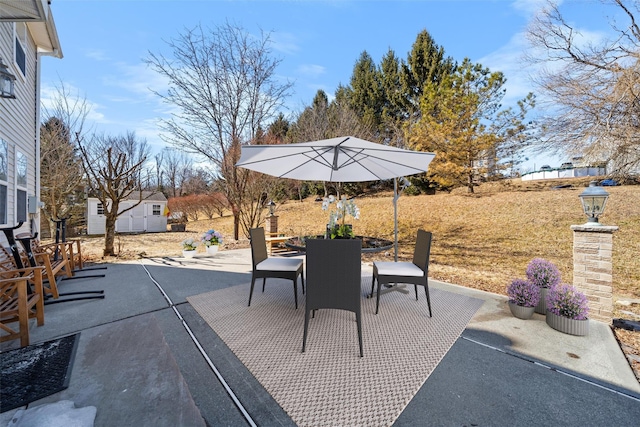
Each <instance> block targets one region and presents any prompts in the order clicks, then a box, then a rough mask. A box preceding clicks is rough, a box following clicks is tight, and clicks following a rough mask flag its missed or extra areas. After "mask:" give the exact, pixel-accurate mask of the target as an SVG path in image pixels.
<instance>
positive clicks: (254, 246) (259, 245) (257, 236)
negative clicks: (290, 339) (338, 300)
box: [249, 227, 304, 309]
mask: <svg viewBox="0 0 640 427" xmlns="http://www.w3.org/2000/svg"><path fill="white" fill-rule="evenodd" d="M249 235H250V238H251V262H252V264H253V270H252V272H251V290H250V291H249V306H251V297H252V296H253V287H254V285H255V281H256V279H259V278H262V292H264V288H265V284H266V282H267V278H268V277H272V278H280V279H291V280H292V281H293V295H294V298H295V303H296V309H297V308H298V276H300V279H301V281H302V293H304V275H303V262H302V260H301V259H297V258H281V257H269V256H268V254H267V243H266V241H265V236H264V228H262V227H260V228H252V229H251V230H249Z"/></svg>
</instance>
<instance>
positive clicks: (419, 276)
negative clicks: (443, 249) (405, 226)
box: [371, 230, 432, 317]
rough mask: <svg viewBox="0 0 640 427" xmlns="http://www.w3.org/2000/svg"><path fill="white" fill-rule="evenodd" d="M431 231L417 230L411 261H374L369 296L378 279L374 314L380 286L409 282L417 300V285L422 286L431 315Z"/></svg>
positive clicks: (377, 305) (378, 303)
mask: <svg viewBox="0 0 640 427" xmlns="http://www.w3.org/2000/svg"><path fill="white" fill-rule="evenodd" d="M431 237H432V235H431V233H430V232H428V231H424V230H418V237H417V239H416V246H415V248H414V250H413V262H393V261H374V263H373V282H372V283H371V296H373V290H374V287H375V284H376V280H377V281H378V292H377V296H376V314H378V309H379V307H380V286H381V285H385V284H390V283H410V284H413V285H414V288H415V291H416V301H417V300H418V285H420V286H424V291H425V294H426V295H427V306H428V307H429V317H432V316H431V298H430V297H429V277H428V276H429V254H430V252H431Z"/></svg>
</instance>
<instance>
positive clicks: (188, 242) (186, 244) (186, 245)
mask: <svg viewBox="0 0 640 427" xmlns="http://www.w3.org/2000/svg"><path fill="white" fill-rule="evenodd" d="M198 244H199V243H198V242H197V241H196V240H194V239H193V238H191V237H189V238H188V239H184V240H183V241H182V256H183V257H185V258H193V257H194V256H195V254H196V249H197V247H198Z"/></svg>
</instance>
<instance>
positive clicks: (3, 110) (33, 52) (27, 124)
mask: <svg viewBox="0 0 640 427" xmlns="http://www.w3.org/2000/svg"><path fill="white" fill-rule="evenodd" d="M14 34H15V33H14V23H12V22H1V23H0V57H1V58H2V60H3V62H4V64H5V65H6V66H7V67H8V69H9V71H10V72H11V73H12V74H14V75H15V76H16V82H15V94H16V99H0V138H2V139H3V140H4V141H6V142H7V152H8V153H7V154H8V155H7V163H8V188H7V224H6V225H5V226H9V227H11V226H14V225H17V223H16V218H17V215H16V205H17V201H16V160H17V153H18V152H21V153H22V154H24V155H25V156H26V158H27V186H26V187H25V188H26V191H27V197H28V196H33V195H36V188H37V185H36V184H37V183H36V179H37V176H38V174H37V173H36V168H37V167H38V163H37V162H38V160H39V159H37V157H36V142H37V141H36V139H37V137H38V114H37V113H38V108H39V106H38V100H37V99H38V96H37V88H36V78H37V76H38V74H37V68H36V66H37V60H38V54H37V47H36V45H35V42H34V41H33V39H32V38H31V35H30V33H29V32H28V31H27V40H26V45H25V46H23V47H24V49H25V56H26V76H23V75H22V72H21V71H20V70H19V68H18V67H17V66H16V65H15V62H14V58H15V56H14V55H15V53H14V50H15V35H14ZM32 216H33V219H34V220H35V221H34V223H35V224H38V223H39V221H38V218H37V215H29V217H32ZM29 231H30V224H29V221H27V222H26V223H25V224H24V225H23V226H22V227H21V228H20V229H19V230H18V231H16V232H29ZM0 242H2V244H5V245H6V240H5V238H4V234H3V235H0Z"/></svg>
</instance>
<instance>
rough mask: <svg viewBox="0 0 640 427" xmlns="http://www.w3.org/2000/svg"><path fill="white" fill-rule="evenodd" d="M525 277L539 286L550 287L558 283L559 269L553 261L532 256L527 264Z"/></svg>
mask: <svg viewBox="0 0 640 427" xmlns="http://www.w3.org/2000/svg"><path fill="white" fill-rule="evenodd" d="M527 279H529V281H530V282H531V283H533V284H534V285H536V286H537V287H539V288H551V287H553V286H555V285H557V284H558V283H560V271H558V267H556V266H555V265H554V264H553V263H551V262H549V261H547V260H544V259H542V258H534V259H533V260H532V261H531V262H530V263H529V265H528V266H527Z"/></svg>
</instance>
